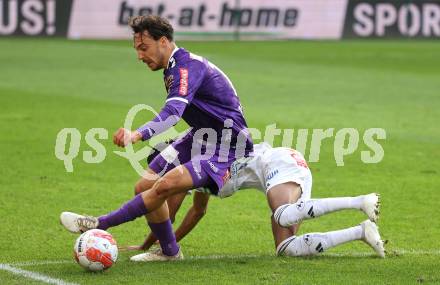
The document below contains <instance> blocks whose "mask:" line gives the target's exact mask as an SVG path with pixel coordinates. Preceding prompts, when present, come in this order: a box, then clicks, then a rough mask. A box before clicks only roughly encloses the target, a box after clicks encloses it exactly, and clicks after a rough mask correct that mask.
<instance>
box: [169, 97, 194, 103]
mask: <svg viewBox="0 0 440 285" xmlns="http://www.w3.org/2000/svg"><path fill="white" fill-rule="evenodd" d="M173 100H177V101H182V102H183V103H186V104H188V100H186V99H185V98H180V97H171V98H169V99H167V100H166V101H165V102H169V101H173Z"/></svg>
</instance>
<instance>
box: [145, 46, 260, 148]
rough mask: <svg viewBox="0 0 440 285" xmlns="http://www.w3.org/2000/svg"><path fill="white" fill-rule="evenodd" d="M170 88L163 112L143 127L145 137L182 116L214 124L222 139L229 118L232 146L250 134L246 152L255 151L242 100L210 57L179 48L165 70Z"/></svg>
mask: <svg viewBox="0 0 440 285" xmlns="http://www.w3.org/2000/svg"><path fill="white" fill-rule="evenodd" d="M164 82H165V87H166V89H167V92H168V96H167V99H166V104H165V106H164V107H163V108H162V110H161V112H160V113H159V116H158V117H156V118H155V119H154V120H153V121H151V122H149V123H147V124H146V125H144V126H143V127H141V128H139V129H138V131H140V132H141V134H142V137H143V139H144V140H147V139H149V138H151V137H152V136H153V135H155V134H158V133H160V132H163V131H165V130H166V129H168V128H169V127H171V126H173V125H175V124H176V123H177V122H178V120H179V119H180V118H183V119H184V120H185V122H186V123H187V124H188V125H189V126H190V127H192V128H193V132H194V131H197V130H198V129H201V128H211V129H214V130H215V131H216V133H217V142H218V143H220V139H221V136H222V130H223V129H224V124H225V121H226V120H229V121H230V122H232V127H231V129H232V139H231V147H232V148H235V143H236V142H237V135H238V134H239V133H240V132H242V134H244V135H245V136H246V137H247V140H246V146H245V152H246V153H249V152H251V151H252V140H251V138H250V135H249V134H248V132H247V130H246V129H247V124H246V121H245V119H244V117H243V113H242V110H241V105H240V100H239V98H238V96H237V93H236V91H235V89H234V87H233V86H232V83H231V81H230V80H229V79H228V77H227V76H226V75H225V74H224V73H223V72H222V71H221V70H220V69H219V68H217V67H216V66H215V65H213V64H212V63H210V62H209V61H208V60H206V59H204V58H202V57H200V56H197V55H194V54H192V53H190V52H188V51H186V50H185V49H183V48H179V49H177V48H176V49H175V50H174V51H173V53H172V55H171V57H170V60H169V63H168V67H167V68H166V69H165V70H164Z"/></svg>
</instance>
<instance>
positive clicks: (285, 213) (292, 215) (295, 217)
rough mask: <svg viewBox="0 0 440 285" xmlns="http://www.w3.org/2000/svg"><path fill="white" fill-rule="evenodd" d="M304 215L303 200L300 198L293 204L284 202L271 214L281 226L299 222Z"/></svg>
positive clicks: (305, 213)
mask: <svg viewBox="0 0 440 285" xmlns="http://www.w3.org/2000/svg"><path fill="white" fill-rule="evenodd" d="M306 215H307V212H306V211H305V202H304V201H302V200H300V201H297V202H296V203H295V204H285V205H282V206H280V207H278V208H277V209H276V210H275V213H274V215H273V216H274V219H275V221H276V223H277V224H278V225H280V226H282V227H290V226H292V225H295V224H299V223H301V221H302V220H304V218H305V216H306Z"/></svg>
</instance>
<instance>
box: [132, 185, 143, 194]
mask: <svg viewBox="0 0 440 285" xmlns="http://www.w3.org/2000/svg"><path fill="white" fill-rule="evenodd" d="M144 191H145V190H144V189H143V188H142V184H141V183H136V185H135V186H134V195H138V194H140V193H142V192H144Z"/></svg>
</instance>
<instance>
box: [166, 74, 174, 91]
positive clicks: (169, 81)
mask: <svg viewBox="0 0 440 285" xmlns="http://www.w3.org/2000/svg"><path fill="white" fill-rule="evenodd" d="M173 80H174V76H173V75H170V76H167V77H165V79H164V82H165V88H166V90H167V93H169V92H170V89H171V86H172V85H173Z"/></svg>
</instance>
